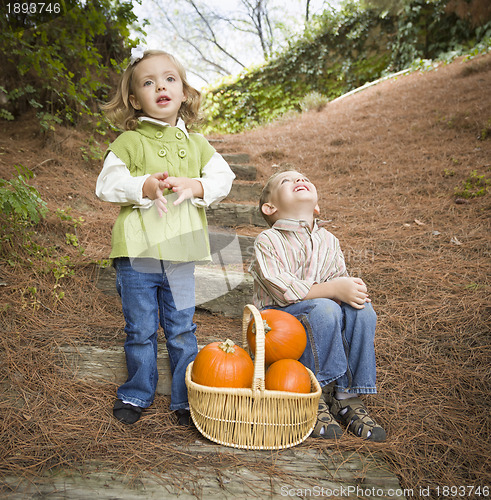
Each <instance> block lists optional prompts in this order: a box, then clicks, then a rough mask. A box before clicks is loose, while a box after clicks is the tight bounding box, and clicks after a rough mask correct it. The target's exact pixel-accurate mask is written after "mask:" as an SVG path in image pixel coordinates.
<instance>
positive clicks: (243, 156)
mask: <svg viewBox="0 0 491 500" xmlns="http://www.w3.org/2000/svg"><path fill="white" fill-rule="evenodd" d="M222 157H223V159H224V160H225V161H226V162H227V163H231V164H233V165H247V164H249V163H250V162H251V157H250V156H249V155H248V154H247V153H222Z"/></svg>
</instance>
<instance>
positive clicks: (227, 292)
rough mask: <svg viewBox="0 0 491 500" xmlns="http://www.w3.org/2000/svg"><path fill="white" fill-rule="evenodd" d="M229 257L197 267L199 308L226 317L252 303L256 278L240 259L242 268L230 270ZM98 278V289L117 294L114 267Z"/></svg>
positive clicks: (235, 314) (197, 300) (105, 269)
mask: <svg viewBox="0 0 491 500" xmlns="http://www.w3.org/2000/svg"><path fill="white" fill-rule="evenodd" d="M222 253H223V252H222ZM227 259H229V257H228V256H227V254H224V258H223V265H215V266H196V269H195V283H196V293H195V296H196V308H197V309H200V310H203V311H207V312H211V313H216V314H222V315H223V316H226V317H232V318H233V317H241V316H242V311H243V309H244V306H245V305H246V304H250V303H251V302H252V293H253V289H252V288H253V287H252V284H253V280H252V277H251V276H250V275H249V274H247V273H244V272H243V271H242V263H241V262H240V263H239V265H237V268H238V269H239V270H235V271H234V270H230V268H231V267H232V264H231V262H228V263H225V260H227ZM229 260H230V259H229ZM96 279H97V283H96V285H97V288H99V290H101V291H102V292H103V293H105V294H107V295H114V296H117V291H116V285H115V283H116V272H115V270H114V268H113V267H107V268H100V270H99V273H98V276H97V278H96Z"/></svg>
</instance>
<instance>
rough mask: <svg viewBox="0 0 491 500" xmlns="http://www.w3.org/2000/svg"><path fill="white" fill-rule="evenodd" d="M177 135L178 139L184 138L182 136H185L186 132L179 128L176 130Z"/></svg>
mask: <svg viewBox="0 0 491 500" xmlns="http://www.w3.org/2000/svg"><path fill="white" fill-rule="evenodd" d="M176 137H177V138H178V139H182V138H183V137H184V132H183V131H182V130H178V131H177V132H176Z"/></svg>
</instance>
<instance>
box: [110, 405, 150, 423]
mask: <svg viewBox="0 0 491 500" xmlns="http://www.w3.org/2000/svg"><path fill="white" fill-rule="evenodd" d="M142 410H143V408H140V407H139V406H133V405H130V404H128V403H123V402H122V401H121V400H120V399H116V401H115V402H114V408H113V415H114V416H115V417H116V418H117V419H118V420H119V421H120V422H123V424H134V423H135V422H137V421H138V420H139V418H140V417H141V414H142Z"/></svg>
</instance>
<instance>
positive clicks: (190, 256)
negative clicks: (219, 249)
mask: <svg viewBox="0 0 491 500" xmlns="http://www.w3.org/2000/svg"><path fill="white" fill-rule="evenodd" d="M109 151H112V152H113V153H114V154H115V155H116V156H117V157H118V158H119V159H120V160H122V161H123V162H124V163H125V165H126V166H127V167H128V169H129V171H130V174H131V175H132V176H133V177H136V176H141V175H145V174H155V173H157V172H168V173H169V175H170V176H175V177H190V178H193V177H201V172H202V170H203V167H204V166H205V165H206V164H207V163H208V162H209V161H210V159H211V157H212V156H213V154H214V153H215V149H214V148H213V147H212V146H211V145H210V144H209V143H208V141H207V140H206V139H205V138H204V137H203V136H202V135H200V134H189V139H188V138H187V137H186V135H185V134H184V132H183V131H182V130H180V129H179V128H177V127H170V126H160V125H157V124H153V123H150V122H140V123H139V125H138V127H137V129H136V130H130V131H127V132H123V133H122V134H121V135H120V136H119V137H118V138H117V139H116V140H115V141H114V142H113V143H112V144H110V146H109V148H108V149H107V151H106V155H107V153H108V152H109ZM164 196H165V197H166V199H167V205H166V207H167V209H168V212H167V213H166V214H164V215H163V216H162V217H160V216H159V214H158V212H157V208H156V207H155V206H152V207H151V208H148V209H143V208H133V207H132V206H123V207H121V211H120V213H119V215H118V217H117V219H116V222H115V224H114V227H113V231H112V238H111V247H112V248H111V255H110V258H111V259H115V258H117V257H133V258H134V257H142V258H153V259H159V260H169V261H173V262H191V261H207V260H209V258H210V246H209V241H208V231H207V222H206V214H205V209H204V208H198V207H196V206H194V205H193V204H192V203H191V201H190V200H185V201H183V202H182V203H181V204H180V205H177V206H174V205H173V204H172V203H173V201H174V200H175V199H176V198H177V194H176V193H173V192H172V191H170V190H168V191H167V193H164Z"/></svg>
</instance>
